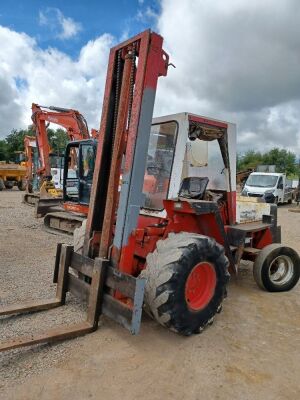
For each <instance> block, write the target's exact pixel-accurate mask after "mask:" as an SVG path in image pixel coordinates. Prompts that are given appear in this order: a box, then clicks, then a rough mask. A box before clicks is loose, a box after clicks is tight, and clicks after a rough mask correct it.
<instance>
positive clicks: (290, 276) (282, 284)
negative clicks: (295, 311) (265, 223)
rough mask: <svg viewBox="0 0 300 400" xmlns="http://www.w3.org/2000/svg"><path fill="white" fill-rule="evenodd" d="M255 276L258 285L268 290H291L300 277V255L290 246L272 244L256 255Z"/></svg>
mask: <svg viewBox="0 0 300 400" xmlns="http://www.w3.org/2000/svg"><path fill="white" fill-rule="evenodd" d="M280 268H281V270H282V273H280ZM275 274H277V275H275ZM253 276H254V280H255V282H256V283H257V285H258V286H259V287H260V288H261V289H263V290H267V291H268V292H286V291H288V290H291V289H292V288H293V287H294V286H295V285H296V284H297V282H298V281H299V278H300V258H299V255H298V254H297V252H296V251H295V250H293V249H291V248H290V247H287V246H283V245H281V244H277V243H274V244H270V245H268V246H266V247H265V248H264V249H262V250H261V252H260V253H259V254H258V256H257V257H256V259H255V262H254V265H253Z"/></svg>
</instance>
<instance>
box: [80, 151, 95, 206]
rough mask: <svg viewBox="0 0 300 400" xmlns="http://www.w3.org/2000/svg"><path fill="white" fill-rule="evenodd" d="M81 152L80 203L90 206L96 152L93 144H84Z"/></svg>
mask: <svg viewBox="0 0 300 400" xmlns="http://www.w3.org/2000/svg"><path fill="white" fill-rule="evenodd" d="M80 151H81V156H80V169H79V171H80V179H79V192H80V202H81V203H86V204H88V203H89V201H90V195H91V188H92V183H93V174H94V167H95V150H94V146H93V145H92V144H84V145H82V146H80Z"/></svg>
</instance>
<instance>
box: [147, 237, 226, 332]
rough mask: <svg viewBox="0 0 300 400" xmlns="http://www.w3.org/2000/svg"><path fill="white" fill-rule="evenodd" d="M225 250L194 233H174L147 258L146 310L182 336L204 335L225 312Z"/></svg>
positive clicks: (207, 238) (159, 243) (160, 243)
mask: <svg viewBox="0 0 300 400" xmlns="http://www.w3.org/2000/svg"><path fill="white" fill-rule="evenodd" d="M227 267H228V260H227V258H226V256H225V254H224V248H223V247H222V246H220V245H219V244H218V243H216V241H215V240H214V239H213V238H209V237H207V236H203V235H198V234H194V233H186V232H181V233H177V234H170V235H169V237H168V238H167V239H164V240H160V241H158V242H157V247H156V250H154V252H153V253H150V254H149V255H148V256H147V267H146V269H145V270H143V271H142V273H141V276H142V277H143V278H146V286H145V309H146V310H148V312H149V311H150V314H151V315H152V316H153V317H154V318H155V319H156V320H157V321H158V322H159V323H160V324H161V325H163V326H165V327H167V328H169V329H170V330H172V331H175V332H177V333H180V334H182V335H186V336H189V335H191V334H193V333H200V332H202V330H203V329H204V328H205V326H206V325H209V324H211V323H212V321H213V319H214V316H215V314H216V313H217V312H219V311H220V310H221V304H222V301H223V299H224V297H225V295H226V284H227V282H228V279H229V274H228V271H227Z"/></svg>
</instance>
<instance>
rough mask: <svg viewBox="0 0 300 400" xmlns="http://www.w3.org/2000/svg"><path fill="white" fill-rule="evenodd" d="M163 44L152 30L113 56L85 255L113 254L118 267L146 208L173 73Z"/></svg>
mask: <svg viewBox="0 0 300 400" xmlns="http://www.w3.org/2000/svg"><path fill="white" fill-rule="evenodd" d="M162 42H163V39H162V37H161V36H159V35H158V34H156V33H152V32H151V31H150V30H147V31H145V32H143V33H141V34H139V35H137V36H136V37H134V38H133V39H130V40H128V41H126V42H124V43H122V44H120V45H118V46H116V47H114V48H112V49H111V51H110V56H109V66H108V74H107V79H106V85H105V94H104V103H103V108H102V118H101V125H100V135H99V144H98V149H97V156H96V163H95V172H94V176H93V184H92V192H91V199H90V207H89V213H88V218H87V225H86V233H85V241H84V248H83V254H84V255H85V256H92V257H95V256H99V257H102V258H109V256H111V257H110V261H111V263H112V264H113V265H114V266H116V265H118V267H119V269H122V265H119V262H120V260H122V254H123V253H124V252H126V246H128V244H129V243H128V241H129V237H130V234H131V233H132V231H133V230H134V229H135V227H136V226H137V221H138V216H139V211H140V207H141V206H142V204H143V198H142V188H143V180H144V170H145V165H146V158H147V149H148V142H149V135H150V129H151V121H152V114H153V107H154V100H155V92H156V86H157V80H158V77H159V76H166V75H167V69H168V59H169V58H168V55H167V54H166V53H165V52H164V50H163V49H162ZM121 165H122V185H121V192H120V198H119V201H118V197H119V193H118V188H119V183H120V182H119V181H120V175H121ZM116 213H117V223H116V226H115V229H114V224H115V215H116ZM113 229H114V239H113V240H112V234H113ZM100 237H101V240H100ZM112 242H113V243H112Z"/></svg>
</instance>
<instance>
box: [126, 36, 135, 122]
mask: <svg viewBox="0 0 300 400" xmlns="http://www.w3.org/2000/svg"><path fill="white" fill-rule="evenodd" d="M131 56H132V64H131V72H130V95H129V104H128V128H129V125H130V120H131V111H132V103H133V92H134V83H135V82H134V81H135V79H134V78H135V76H134V75H135V59H136V43H133V45H132V51H131Z"/></svg>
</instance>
